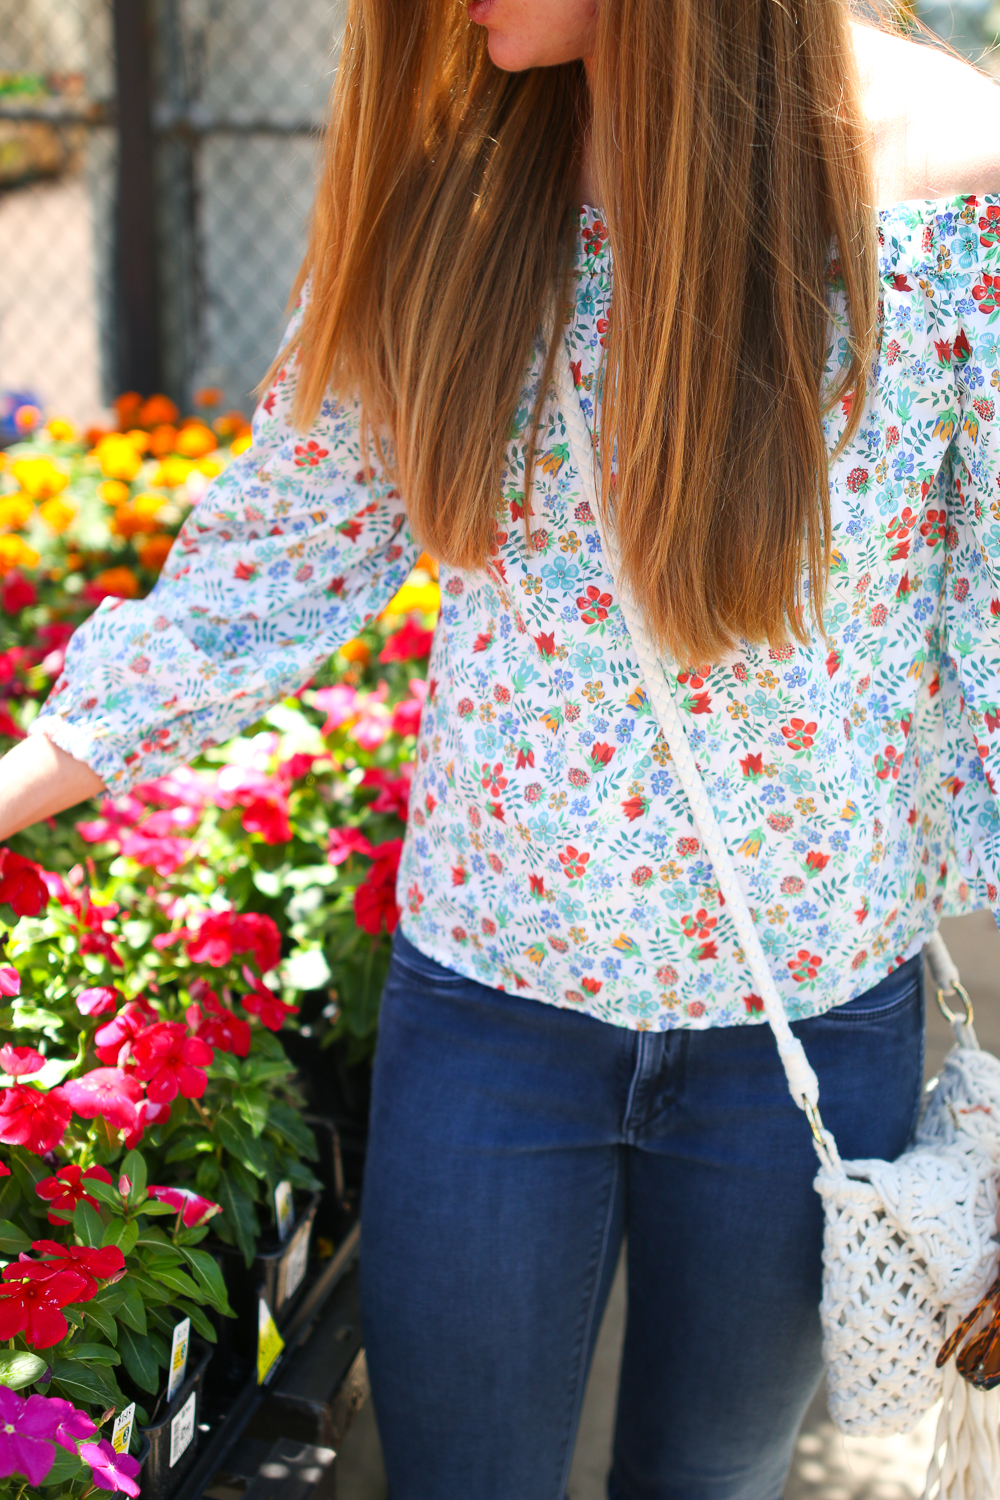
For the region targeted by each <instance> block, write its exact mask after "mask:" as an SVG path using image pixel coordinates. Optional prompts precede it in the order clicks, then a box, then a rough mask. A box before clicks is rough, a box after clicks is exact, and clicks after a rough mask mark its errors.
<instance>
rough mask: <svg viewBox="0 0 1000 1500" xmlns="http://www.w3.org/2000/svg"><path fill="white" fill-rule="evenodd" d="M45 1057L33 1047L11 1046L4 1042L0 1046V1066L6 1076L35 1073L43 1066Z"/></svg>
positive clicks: (18, 1076)
mask: <svg viewBox="0 0 1000 1500" xmlns="http://www.w3.org/2000/svg"><path fill="white" fill-rule="evenodd" d="M44 1066H45V1058H44V1057H43V1056H42V1054H41V1053H40V1052H36V1051H35V1049H34V1047H12V1046H11V1045H10V1043H9V1042H5V1043H4V1045H3V1046H2V1047H0V1068H2V1069H3V1071H4V1072H5V1073H6V1074H7V1077H8V1078H20V1077H21V1076H22V1074H25V1073H37V1072H38V1070H39V1068H44Z"/></svg>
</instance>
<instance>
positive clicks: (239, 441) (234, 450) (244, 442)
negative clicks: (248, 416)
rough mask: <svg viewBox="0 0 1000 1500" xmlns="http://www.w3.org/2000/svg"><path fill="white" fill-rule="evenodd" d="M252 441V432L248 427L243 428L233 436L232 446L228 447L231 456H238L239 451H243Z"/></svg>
mask: <svg viewBox="0 0 1000 1500" xmlns="http://www.w3.org/2000/svg"><path fill="white" fill-rule="evenodd" d="M252 442H253V433H252V432H251V430H250V428H249V427H247V428H244V430H243V431H242V432H241V433H240V434H239V436H238V437H234V438H233V441H232V446H231V447H230V449H229V451H230V453H231V454H232V456H233V458H239V456H240V454H241V453H245V452H246V451H247V449H248V448H249V446H250V444H251V443H252Z"/></svg>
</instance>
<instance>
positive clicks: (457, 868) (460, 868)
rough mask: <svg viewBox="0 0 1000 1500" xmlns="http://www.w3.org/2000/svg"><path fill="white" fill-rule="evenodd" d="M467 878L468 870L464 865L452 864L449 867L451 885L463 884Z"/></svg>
mask: <svg viewBox="0 0 1000 1500" xmlns="http://www.w3.org/2000/svg"><path fill="white" fill-rule="evenodd" d="M468 878H469V872H468V870H466V868H465V866H464V865H452V867H451V883H452V885H453V886H454V885H464V884H465V882H466V881H467V880H468Z"/></svg>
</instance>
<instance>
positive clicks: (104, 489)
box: [97, 479, 129, 505]
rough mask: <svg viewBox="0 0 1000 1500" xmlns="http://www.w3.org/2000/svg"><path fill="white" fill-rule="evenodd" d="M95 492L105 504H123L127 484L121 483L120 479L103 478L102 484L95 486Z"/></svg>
mask: <svg viewBox="0 0 1000 1500" xmlns="http://www.w3.org/2000/svg"><path fill="white" fill-rule="evenodd" d="M97 493H98V494H99V495H100V497H101V499H102V500H103V501H104V503H105V505H124V504H125V501H126V500H127V499H128V494H129V490H128V485H127V484H122V482H121V480H120V479H105V481H104V483H103V484H99V485H98V486H97Z"/></svg>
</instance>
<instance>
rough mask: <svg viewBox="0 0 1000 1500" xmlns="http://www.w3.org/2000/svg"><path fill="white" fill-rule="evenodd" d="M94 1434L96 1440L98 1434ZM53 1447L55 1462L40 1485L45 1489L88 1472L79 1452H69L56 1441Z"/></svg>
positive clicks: (66, 1482) (67, 1481) (65, 1482)
mask: <svg viewBox="0 0 1000 1500" xmlns="http://www.w3.org/2000/svg"><path fill="white" fill-rule="evenodd" d="M94 1436H95V1440H96V1437H97V1434H96V1433H95V1435H94ZM53 1447H54V1448H55V1453H56V1458H55V1463H54V1464H53V1465H52V1467H51V1469H50V1470H49V1472H48V1473H47V1474H46V1476H45V1478H44V1479H43V1480H42V1483H41V1486H40V1487H41V1488H42V1489H43V1490H48V1489H51V1488H52V1487H53V1486H55V1485H64V1484H68V1483H69V1482H70V1481H71V1480H74V1479H80V1478H82V1477H83V1475H84V1474H86V1473H87V1468H86V1467H85V1465H84V1462H83V1459H82V1458H80V1456H79V1454H78V1453H76V1452H75V1451H74V1452H73V1453H67V1451H66V1449H65V1448H63V1447H61V1446H59V1445H57V1444H55V1443H54V1444H53Z"/></svg>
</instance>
